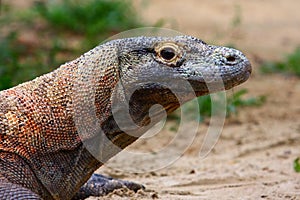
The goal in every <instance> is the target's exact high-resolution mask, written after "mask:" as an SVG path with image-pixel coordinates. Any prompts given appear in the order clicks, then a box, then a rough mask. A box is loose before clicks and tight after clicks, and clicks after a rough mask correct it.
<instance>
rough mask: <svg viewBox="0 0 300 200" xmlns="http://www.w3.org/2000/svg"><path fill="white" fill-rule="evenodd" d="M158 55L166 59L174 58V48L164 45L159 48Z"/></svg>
mask: <svg viewBox="0 0 300 200" xmlns="http://www.w3.org/2000/svg"><path fill="white" fill-rule="evenodd" d="M159 55H160V57H162V58H163V59H165V60H166V61H170V60H172V59H173V58H175V56H176V53H175V49H173V48H171V47H165V48H163V49H161V50H160V52H159Z"/></svg>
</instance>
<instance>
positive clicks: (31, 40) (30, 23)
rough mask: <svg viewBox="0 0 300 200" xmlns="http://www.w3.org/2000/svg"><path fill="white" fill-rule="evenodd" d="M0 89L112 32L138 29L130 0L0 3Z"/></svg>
mask: <svg viewBox="0 0 300 200" xmlns="http://www.w3.org/2000/svg"><path fill="white" fill-rule="evenodd" d="M0 9H1V12H0V14H1V15H0V90H3V89H7V88H9V87H12V86H14V85H17V84H19V83H21V82H24V81H27V80H31V79H33V78H34V77H36V76H38V75H41V74H44V73H47V72H49V71H52V70H53V69H55V68H56V67H58V66H59V65H60V64H62V63H64V62H66V61H68V60H70V59H73V58H76V57H77V56H79V55H80V54H82V53H83V52H85V51H87V50H89V49H91V48H93V47H94V46H96V45H98V44H99V43H100V42H101V41H103V40H104V39H105V38H107V37H109V36H111V35H114V34H116V33H118V32H121V31H124V30H127V29H131V28H136V27H139V26H141V24H140V23H139V21H138V16H137V14H136V12H135V11H134V10H133V8H132V7H131V3H130V1H124V0H114V1H109V0H86V1H79V0H61V1H37V2H36V3H35V4H33V5H32V6H31V7H30V8H28V9H27V10H26V9H25V10H23V11H22V12H20V10H18V11H17V12H14V11H13V8H10V7H9V6H8V5H5V4H3V3H2V4H1V1H0Z"/></svg>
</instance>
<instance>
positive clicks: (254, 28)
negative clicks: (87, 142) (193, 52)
mask: <svg viewBox="0 0 300 200" xmlns="http://www.w3.org/2000/svg"><path fill="white" fill-rule="evenodd" d="M135 2H136V5H137V7H139V6H140V7H141V9H139V10H140V13H141V14H142V16H144V19H145V20H146V21H148V22H153V23H154V22H156V21H157V20H159V19H161V18H163V19H165V20H166V25H167V26H168V27H172V28H176V29H177V30H179V31H181V32H183V33H186V34H190V35H194V36H197V37H199V38H202V39H203V40H205V41H207V42H210V43H211V42H212V43H214V44H220V45H222V44H234V46H235V47H236V48H238V49H241V50H242V51H243V52H245V53H246V54H247V56H249V58H250V59H251V62H252V64H253V70H254V72H253V76H252V77H251V79H250V80H249V81H248V82H246V83H245V84H243V85H241V86H239V87H238V88H237V89H235V91H238V90H239V89H241V88H247V89H248V90H249V96H253V97H255V96H259V95H265V96H266V97H267V101H266V103H265V104H264V105H263V106H261V107H251V108H249V107H248V108H242V109H240V111H239V114H238V115H237V116H233V117H231V118H229V119H226V122H225V125H224V127H223V131H222V135H221V136H220V138H219V140H218V142H217V144H216V146H215V147H214V149H213V150H212V151H211V153H210V154H208V155H207V156H206V157H205V158H204V159H202V158H200V157H199V151H200V148H201V144H202V142H203V138H204V135H205V133H206V132H205V130H206V129H207V127H208V125H209V124H208V123H204V124H201V125H200V129H199V131H198V132H197V135H196V137H195V138H192V140H193V144H192V145H189V148H188V149H187V150H186V151H185V152H184V155H183V156H182V157H181V158H180V159H178V160H176V162H174V163H171V164H166V163H164V161H165V160H164V159H167V158H168V157H171V156H172V155H171V154H172V150H174V152H175V151H176V148H180V147H181V144H180V143H188V142H189V141H190V139H191V138H189V137H190V134H189V133H190V132H192V131H193V130H195V127H196V125H195V122H193V121H192V120H191V121H190V122H189V123H188V124H186V126H185V133H186V135H181V136H180V137H179V139H177V140H176V141H175V144H174V145H170V146H168V148H169V150H170V151H166V152H165V153H164V150H161V152H163V153H162V155H160V156H157V157H155V153H153V152H155V151H156V150H157V149H162V148H163V147H164V146H166V145H167V144H168V143H169V142H170V140H172V139H174V137H175V136H176V134H177V133H176V132H174V131H171V130H172V128H170V127H171V126H172V123H167V125H166V127H165V128H164V129H163V131H162V132H160V133H159V134H156V135H155V136H154V137H151V138H148V139H147V138H145V139H142V140H140V141H138V142H137V143H135V144H134V145H132V146H131V147H130V148H129V149H128V150H127V152H128V151H131V152H134V153H133V154H135V153H136V155H133V156H128V154H126V153H124V154H121V156H119V157H118V158H117V159H113V160H112V161H111V162H110V163H109V164H108V165H107V166H105V167H102V168H100V169H99V170H98V172H99V173H104V174H108V175H111V176H113V177H118V178H122V179H127V180H131V181H135V182H139V183H143V184H145V186H146V188H147V189H146V191H140V192H138V193H137V194H135V193H132V192H130V191H127V190H118V191H116V192H114V193H112V194H110V195H108V196H107V197H105V199H300V174H297V173H296V172H294V170H293V161H294V159H295V158H297V157H299V156H300V147H299V146H300V103H299V102H300V80H299V78H296V77H293V76H285V75H261V74H260V73H259V62H261V61H262V60H270V59H272V60H278V59H282V58H283V56H284V55H285V54H287V53H288V52H291V51H292V50H293V49H294V48H295V47H296V46H298V45H300V37H299V34H300V32H299V30H300V28H299V27H300V14H299V10H298V9H299V7H300V1H298V0H272V1H271V0H266V1H261V0H252V1H234V0H227V1H221V0H216V1H210V0H201V1H198V0H189V1H180V0H173V1H171V0H167V1H160V0H153V1H148V2H146V1H135ZM237 19H238V20H240V22H239V23H238V25H233V21H234V20H237ZM228 93H229V95H230V94H231V93H232V91H229V92H228ZM170 152H171V153H170ZM138 153H141V155H137V154H138ZM142 153H144V154H142ZM148 154H152V155H154V156H152V157H151V156H150V157H147V156H146V155H148ZM130 155H132V154H130ZM161 163H164V164H161ZM155 166H165V167H162V169H158V170H155ZM149 168H151V169H153V171H152V172H150V171H149ZM129 171H131V172H129ZM139 172H142V173H139ZM89 199H94V198H92V197H90V198H89Z"/></svg>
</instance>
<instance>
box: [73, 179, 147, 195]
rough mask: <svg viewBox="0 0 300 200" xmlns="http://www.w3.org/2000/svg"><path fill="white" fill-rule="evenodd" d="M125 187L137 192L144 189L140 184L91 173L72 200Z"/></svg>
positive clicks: (105, 193) (104, 193)
mask: <svg viewBox="0 0 300 200" xmlns="http://www.w3.org/2000/svg"><path fill="white" fill-rule="evenodd" d="M122 187H127V188H128V189H130V190H133V191H135V192H137V191H138V190H140V189H145V187H144V186H143V185H141V184H138V183H134V182H130V181H125V180H119V179H114V178H111V177H107V176H103V175H101V174H93V175H92V176H91V178H90V179H89V180H88V181H87V182H86V183H85V184H84V185H83V186H82V187H81V188H80V190H79V191H78V192H77V193H76V195H75V197H73V200H77V199H85V198H87V197H89V196H104V195H107V194H108V193H110V192H112V191H113V190H115V189H119V188H122Z"/></svg>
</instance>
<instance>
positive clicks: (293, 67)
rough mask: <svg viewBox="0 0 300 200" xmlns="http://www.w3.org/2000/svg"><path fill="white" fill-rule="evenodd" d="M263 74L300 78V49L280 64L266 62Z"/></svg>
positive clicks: (262, 69)
mask: <svg viewBox="0 0 300 200" xmlns="http://www.w3.org/2000/svg"><path fill="white" fill-rule="evenodd" d="M261 71H262V72H263V73H288V74H295V75H297V76H300V47H298V48H296V49H295V51H294V52H293V53H291V54H289V55H287V56H286V58H285V59H284V60H283V61H280V62H266V63H264V64H263V65H262V67H261Z"/></svg>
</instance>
